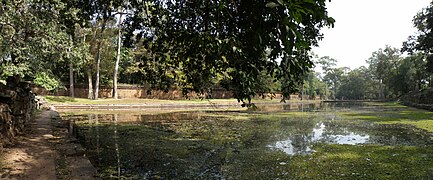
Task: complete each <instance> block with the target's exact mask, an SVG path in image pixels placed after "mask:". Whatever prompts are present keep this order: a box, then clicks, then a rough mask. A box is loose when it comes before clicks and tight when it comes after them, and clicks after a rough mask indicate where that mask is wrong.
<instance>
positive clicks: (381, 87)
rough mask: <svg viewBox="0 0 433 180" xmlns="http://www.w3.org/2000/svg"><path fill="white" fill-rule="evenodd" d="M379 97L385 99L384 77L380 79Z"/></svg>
mask: <svg viewBox="0 0 433 180" xmlns="http://www.w3.org/2000/svg"><path fill="white" fill-rule="evenodd" d="M379 99H383V85H382V79H380V80H379Z"/></svg>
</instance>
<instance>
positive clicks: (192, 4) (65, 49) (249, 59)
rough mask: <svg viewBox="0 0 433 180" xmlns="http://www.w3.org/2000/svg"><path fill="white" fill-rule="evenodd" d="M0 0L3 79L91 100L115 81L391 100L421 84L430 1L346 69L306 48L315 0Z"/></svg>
mask: <svg viewBox="0 0 433 180" xmlns="http://www.w3.org/2000/svg"><path fill="white" fill-rule="evenodd" d="M1 3H2V6H1V9H0V13H1V18H0V28H1V34H0V43H1V47H0V54H1V55H2V58H1V59H0V65H1V67H0V80H1V82H3V83H6V81H7V79H8V77H11V76H13V77H16V78H20V79H22V80H26V81H32V82H33V83H35V84H36V85H39V86H42V87H44V88H46V89H48V90H51V91H56V90H58V89H60V88H70V89H73V88H71V87H73V86H74V84H85V85H87V87H88V89H89V91H88V98H90V99H98V91H99V87H100V86H101V85H109V86H112V87H113V91H114V93H113V96H114V98H117V94H116V93H115V92H116V89H117V85H118V84H119V83H121V84H130V85H131V84H136V85H144V86H146V87H149V88H153V89H162V90H169V89H181V90H183V91H184V92H185V94H186V93H187V92H190V91H195V92H198V93H204V92H207V91H209V89H212V88H220V87H223V88H226V89H227V90H230V91H233V92H234V95H235V97H236V98H237V99H239V100H241V101H243V100H251V98H252V97H253V96H255V95H260V94H263V93H273V92H281V93H282V94H283V95H285V97H289V96H288V95H289V94H293V93H299V94H303V95H309V96H310V97H312V98H315V97H320V98H321V99H385V98H398V97H400V96H401V95H404V94H406V93H408V92H411V91H418V90H423V89H426V88H429V87H430V86H432V83H430V82H431V79H432V72H433V68H432V67H433V65H432V64H433V57H432V56H431V52H432V50H431V48H432V47H433V44H432V43H431V42H433V41H431V40H430V39H431V38H433V35H432V32H431V29H432V28H433V18H432V17H433V9H432V6H431V5H430V6H429V7H426V8H425V9H423V10H421V11H420V12H419V13H418V14H417V15H416V16H415V17H414V20H413V22H414V26H415V27H416V28H417V29H418V30H419V31H418V32H417V34H416V35H414V36H411V37H409V38H408V40H407V41H406V42H404V43H403V48H402V49H397V48H394V47H389V46H386V47H384V48H383V49H379V50H377V51H376V52H373V53H372V56H371V58H369V59H368V60H367V63H368V67H360V68H357V69H353V70H351V69H348V68H344V67H343V68H337V67H336V63H337V61H336V60H335V59H333V58H332V57H326V56H325V57H316V56H315V55H314V54H312V52H311V47H312V46H317V42H318V41H319V40H320V39H321V38H322V37H323V34H321V33H320V29H321V28H323V27H332V26H333V25H334V23H335V20H334V19H333V18H331V17H329V16H328V13H327V10H326V4H325V3H326V0H304V1H291V0H277V1H267V0H251V1H248V2H246V1H222V0H212V1H203V2H201V1H198V2H196V1H183V0H180V1H168V0H129V1H112V0H107V1H97V0H21V1H12V0H6V1H2V2H1ZM372 43H373V42H372ZM315 66H317V67H319V69H321V70H322V72H315V70H314V69H315V68H314V67H315ZM316 69H318V68H316ZM71 96H73V91H71Z"/></svg>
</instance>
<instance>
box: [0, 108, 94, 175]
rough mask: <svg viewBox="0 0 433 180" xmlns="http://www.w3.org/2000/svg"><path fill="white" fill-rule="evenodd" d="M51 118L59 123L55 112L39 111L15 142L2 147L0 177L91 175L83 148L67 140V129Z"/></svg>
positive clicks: (92, 171) (91, 171)
mask: <svg viewBox="0 0 433 180" xmlns="http://www.w3.org/2000/svg"><path fill="white" fill-rule="evenodd" d="M52 120H54V121H52ZM53 122H54V123H57V124H62V121H60V119H59V117H58V113H57V112H55V111H43V112H42V113H41V114H40V115H38V116H37V117H36V118H35V120H34V121H33V122H31V123H30V125H29V127H28V128H27V129H28V131H27V132H26V135H24V136H21V137H18V139H17V144H16V145H15V146H13V147H9V148H4V152H3V154H4V157H3V160H2V164H3V169H0V179H24V180H26V179H31V180H39V179H41V180H51V179H58V178H60V179H95V177H96V169H95V168H94V167H93V166H92V165H91V163H90V161H89V160H88V159H87V158H85V155H84V153H83V152H84V149H83V148H82V147H81V145H79V144H78V143H73V142H70V141H71V139H70V137H68V132H67V129H64V128H63V129H62V128H58V127H57V126H53V125H52V123H53ZM53 129H54V131H53ZM53 133H54V134H55V135H54V136H53ZM56 165H57V169H56ZM56 170H57V173H56Z"/></svg>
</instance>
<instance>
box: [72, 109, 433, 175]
mask: <svg viewBox="0 0 433 180" xmlns="http://www.w3.org/2000/svg"><path fill="white" fill-rule="evenodd" d="M347 109H351V110H362V111H369V110H377V109H378V108H377V107H374V108H371V107H369V106H365V105H363V104H355V105H354V104H351V105H347V106H344V105H341V104H331V105H330V104H309V105H305V104H296V105H289V106H287V105H286V106H281V105H280V106H269V107H266V108H264V107H261V108H260V110H261V111H259V112H254V113H245V112H242V113H241V112H221V111H195V112H169V113H155V114H145V115H143V114H141V115H140V114H139V113H138V112H137V113H133V112H130V113H124V114H102V115H101V114H87V115H79V116H66V117H65V119H70V120H71V121H73V122H75V126H74V128H75V129H74V132H75V135H76V136H77V137H78V138H79V139H80V141H81V142H82V143H83V145H84V146H85V147H86V148H87V150H88V152H87V153H88V157H89V158H90V159H91V161H92V163H93V164H94V165H95V166H97V167H98V168H99V169H100V171H99V172H100V174H101V176H102V177H103V178H110V177H117V178H168V179H172V178H180V179H182V178H186V179H189V178H192V177H198V178H218V179H220V178H235V179H236V178H240V177H252V176H254V177H257V178H259V179H260V178H266V179H268V178H273V179H275V178H290V173H289V170H287V169H281V167H280V166H281V165H285V164H286V163H287V161H289V160H288V159H289V158H290V157H291V156H295V155H299V154H310V153H313V152H315V151H316V149H315V146H317V145H320V144H321V143H328V144H346V145H355V146H358V145H363V144H379V145H410V146H421V145H424V144H426V143H427V142H429V141H430V136H429V135H427V134H425V133H424V132H420V131H417V130H414V129H413V128H408V127H407V126H402V125H379V124H373V123H370V122H362V123H353V121H347V120H345V119H344V117H341V116H339V115H338V114H337V113H336V112H338V111H345V110H347ZM293 111H304V112H305V111H308V113H297V112H293ZM384 111H385V110H384ZM283 160H286V161H283ZM276 165H278V166H276Z"/></svg>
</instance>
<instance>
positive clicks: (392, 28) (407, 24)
mask: <svg viewBox="0 0 433 180" xmlns="http://www.w3.org/2000/svg"><path fill="white" fill-rule="evenodd" d="M430 2H432V0H332V1H331V2H328V3H327V8H328V13H329V15H330V16H331V17H333V18H334V19H335V20H336V23H335V27H334V28H331V29H328V28H324V29H323V30H322V32H323V33H324V35H325V36H324V39H323V40H322V41H320V42H319V47H318V48H313V52H314V53H316V54H317V55H319V57H322V56H330V57H332V58H334V59H336V60H338V63H337V66H339V67H343V66H346V67H350V68H351V69H354V68H357V67H359V66H362V65H365V66H366V63H365V60H367V59H368V58H369V57H370V56H371V54H372V52H374V51H377V50H378V49H379V48H384V47H385V45H390V46H392V47H396V48H401V46H402V43H403V41H405V40H407V37H408V36H410V35H413V34H414V33H415V32H416V29H415V28H413V25H412V18H413V17H414V16H415V15H416V13H417V12H419V11H420V10H421V9H422V8H424V7H427V6H428V5H429V3H430Z"/></svg>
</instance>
